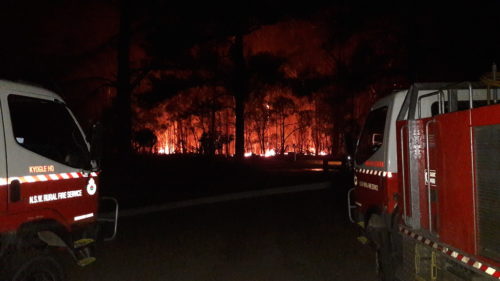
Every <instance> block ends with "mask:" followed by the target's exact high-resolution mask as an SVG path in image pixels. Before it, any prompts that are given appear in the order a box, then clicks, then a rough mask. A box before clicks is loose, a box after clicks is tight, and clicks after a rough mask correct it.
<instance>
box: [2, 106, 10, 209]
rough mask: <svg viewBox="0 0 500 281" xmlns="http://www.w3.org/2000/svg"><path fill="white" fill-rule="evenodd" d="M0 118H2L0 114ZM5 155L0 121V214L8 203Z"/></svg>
mask: <svg viewBox="0 0 500 281" xmlns="http://www.w3.org/2000/svg"><path fill="white" fill-rule="evenodd" d="M0 112H1V109H0ZM0 118H2V115H1V114H0ZM5 157H6V156H5V138H4V128H3V122H0V214H2V213H5V212H6V211H7V203H8V189H7V166H6V158H5Z"/></svg>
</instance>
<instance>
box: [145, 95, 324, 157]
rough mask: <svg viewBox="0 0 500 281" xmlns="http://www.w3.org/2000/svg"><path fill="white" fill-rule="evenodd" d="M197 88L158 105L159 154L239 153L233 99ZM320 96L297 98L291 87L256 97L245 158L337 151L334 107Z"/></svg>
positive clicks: (248, 118) (248, 115)
mask: <svg viewBox="0 0 500 281" xmlns="http://www.w3.org/2000/svg"><path fill="white" fill-rule="evenodd" d="M211 90H213V89H208V88H197V89H192V90H190V91H188V92H185V93H182V94H181V95H178V96H176V97H174V98H172V99H170V100H168V101H166V102H164V103H163V104H162V106H159V107H158V108H156V109H155V110H156V112H155V113H154V114H153V115H154V116H155V120H154V122H153V124H154V125H155V126H154V127H153V126H151V127H149V129H151V130H152V131H153V132H154V133H155V135H156V137H157V142H156V145H155V147H154V148H153V152H155V153H158V154H178V153H184V154H186V153H200V154H218V155H226V156H232V155H234V153H235V148H234V135H235V116H234V110H233V107H234V102H233V100H232V97H230V96H227V95H224V94H223V93H222V92H223V90H220V89H219V91H220V92H221V93H220V94H218V95H210V94H207V91H211ZM320 98H321V97H320V96H312V97H296V96H295V95H293V94H292V92H291V91H290V90H287V89H271V90H269V91H268V92H267V93H266V94H264V95H262V94H261V95H253V96H251V97H250V98H249V100H248V101H247V103H246V108H245V156H246V157H250V156H252V155H259V156H263V157H272V156H275V155H286V154H289V153H295V154H306V155H327V154H331V153H332V151H331V147H332V145H331V141H332V125H331V121H330V120H329V118H331V115H332V114H331V111H330V108H329V107H328V106H326V105H325V104H324V103H322V102H320V100H321V99H320Z"/></svg>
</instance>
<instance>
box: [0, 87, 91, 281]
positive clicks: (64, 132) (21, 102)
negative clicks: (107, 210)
mask: <svg viewBox="0 0 500 281" xmlns="http://www.w3.org/2000/svg"><path fill="white" fill-rule="evenodd" d="M0 119H1V122H0V268H1V269H2V270H1V272H2V274H5V276H3V275H1V276H0V279H1V277H4V278H6V279H8V280H10V279H13V280H18V279H19V280H23V279H22V278H21V276H24V275H26V270H28V271H29V270H31V271H33V270H32V269H30V268H36V267H37V266H38V267H40V266H39V265H36V264H32V263H33V260H35V261H38V260H40V259H42V260H43V261H44V263H51V259H50V258H47V255H48V254H49V253H50V252H51V249H53V248H62V249H65V250H66V251H67V252H68V253H69V254H70V256H71V257H73V258H74V260H75V261H76V262H77V263H78V264H79V265H81V266H84V265H87V264H89V263H91V262H93V261H94V260H95V258H94V257H93V256H92V253H91V251H90V249H91V247H90V246H91V244H93V242H94V241H95V239H96V234H97V214H98V207H99V176H98V174H99V167H97V165H96V161H93V160H95V159H92V157H91V154H90V144H89V142H88V141H87V139H86V137H85V134H84V132H83V130H82V128H81V127H80V125H79V124H78V122H77V121H76V118H75V116H74V115H73V113H72V112H71V110H70V109H69V108H68V107H67V106H66V104H65V103H64V101H63V99H62V98H61V97H60V96H59V95H57V94H55V93H54V92H52V91H49V90H46V89H43V88H41V87H37V86H33V85H29V84H26V83H16V82H11V81H5V80H0ZM34 253H37V254H34ZM40 257H44V258H40ZM33 258H35V259H33ZM53 267H57V266H53ZM47 268H50V266H48V267H47ZM23 272H24V273H23ZM39 274H42V276H45V275H43V274H44V273H43V272H42V273H40V272H39ZM45 274H46V275H47V276H46V277H47V278H48V279H47V280H57V278H55V279H51V278H49V277H51V276H52V277H54V276H58V274H56V273H54V272H49V273H47V272H45ZM16 278H17V279H16ZM28 279H29V278H28ZM2 280H3V279H2ZM43 280H46V279H43Z"/></svg>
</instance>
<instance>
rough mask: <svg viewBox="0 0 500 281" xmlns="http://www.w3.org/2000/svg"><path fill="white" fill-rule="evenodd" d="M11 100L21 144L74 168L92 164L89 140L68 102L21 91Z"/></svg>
mask: <svg viewBox="0 0 500 281" xmlns="http://www.w3.org/2000/svg"><path fill="white" fill-rule="evenodd" d="M8 101H9V109H10V115H11V122H12V128H13V133H14V138H15V140H16V142H17V143H18V144H19V145H21V146H22V147H24V148H26V149H28V150H30V151H33V152H35V153H37V154H39V155H42V156H44V157H47V158H49V159H52V160H54V161H57V162H59V163H62V164H65V165H68V166H71V167H74V168H86V167H88V165H89V162H90V161H89V158H90V157H89V151H88V147H87V144H86V142H85V140H84V138H83V136H82V134H81V132H80V130H79V128H78V126H77V125H76V123H75V121H74V119H73V117H72V116H71V115H70V113H69V111H68V109H67V108H66V106H65V105H64V104H62V103H59V102H55V101H50V100H43V99H36V98H30V97H25V96H17V95H10V96H9V98H8Z"/></svg>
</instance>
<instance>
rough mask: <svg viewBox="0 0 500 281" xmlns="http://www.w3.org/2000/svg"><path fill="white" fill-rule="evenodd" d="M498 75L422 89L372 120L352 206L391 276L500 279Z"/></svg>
mask: <svg viewBox="0 0 500 281" xmlns="http://www.w3.org/2000/svg"><path fill="white" fill-rule="evenodd" d="M495 72H496V71H495V70H494V71H493V72H492V73H490V74H488V75H487V76H484V77H483V79H482V82H481V83H479V82H478V83H458V84H452V85H449V84H443V83H426V84H414V85H412V86H411V87H410V88H409V89H406V90H402V91H397V92H395V93H393V94H392V95H389V96H387V97H385V98H383V99H381V100H380V101H378V102H377V103H376V104H375V105H374V106H373V107H372V109H371V112H370V113H369V114H368V117H367V119H366V123H365V126H364V128H363V130H362V133H361V134H360V137H359V140H358V144H357V151H356V154H355V171H354V188H353V189H351V190H350V191H349V193H348V197H349V198H348V199H349V206H348V207H349V217H350V218H351V220H352V221H353V222H356V223H358V224H359V225H360V226H362V227H363V228H364V230H365V234H366V237H367V238H368V241H370V244H371V245H373V246H374V247H375V248H376V251H377V261H378V262H377V265H378V269H379V275H380V277H381V279H382V280H401V281H406V280H419V281H420V280H461V281H463V280H499V279H500V186H499V184H500V90H499V89H498V87H499V86H500V82H499V81H498V80H497V79H496V77H495V76H496V75H495ZM360 238H361V239H360V240H362V238H363V237H360Z"/></svg>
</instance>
